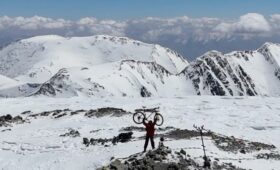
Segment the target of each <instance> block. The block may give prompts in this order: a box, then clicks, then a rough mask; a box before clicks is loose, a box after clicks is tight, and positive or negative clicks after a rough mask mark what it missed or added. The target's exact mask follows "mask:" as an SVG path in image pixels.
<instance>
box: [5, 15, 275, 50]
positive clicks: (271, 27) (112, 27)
mask: <svg viewBox="0 0 280 170" xmlns="http://www.w3.org/2000/svg"><path fill="white" fill-rule="evenodd" d="M41 34H58V35H62V36H89V35H94V34H109V35H115V36H127V37H131V38H134V39H138V40H142V41H147V42H152V43H158V44H164V45H165V44H171V45H172V46H184V45H188V44H189V43H190V42H192V43H202V44H204V43H208V42H212V41H215V42H222V41H232V40H235V39H243V40H250V39H254V38H263V37H272V38H275V37H276V36H279V37H280V14H274V15H271V16H268V17H264V16H263V15H261V14H258V13H248V14H245V15H243V16H240V17H239V18H238V19H227V20H225V19H219V18H207V17H203V18H191V17H188V16H182V17H174V18H156V17H147V18H143V19H134V20H127V21H117V20H99V19H97V18H94V17H85V18H81V19H79V20H77V21H73V20H65V19H53V18H46V17H40V16H34V17H8V16H2V17H1V16H0V45H1V44H5V41H7V40H9V39H10V40H15V39H19V38H26V37H29V36H36V35H41ZM279 39H280V38H279Z"/></svg>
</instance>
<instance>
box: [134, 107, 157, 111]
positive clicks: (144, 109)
mask: <svg viewBox="0 0 280 170" xmlns="http://www.w3.org/2000/svg"><path fill="white" fill-rule="evenodd" d="M135 112H159V107H155V108H150V109H146V108H143V109H135Z"/></svg>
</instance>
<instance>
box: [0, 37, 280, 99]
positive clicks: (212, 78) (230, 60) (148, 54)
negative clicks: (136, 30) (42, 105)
mask: <svg viewBox="0 0 280 170" xmlns="http://www.w3.org/2000/svg"><path fill="white" fill-rule="evenodd" d="M279 63H280V45H279V44H273V43H265V44H264V45H263V46H262V47H260V48H259V49H257V50H255V51H234V52H231V53H228V54H223V53H221V52H218V51H210V52H207V53H205V54H204V55H203V56H201V57H199V58H197V59H196V60H195V61H193V62H191V64H189V63H188V62H187V61H186V60H184V59H183V57H182V56H180V55H179V54H178V53H176V52H174V51H171V50H170V49H167V48H163V47H161V46H159V45H153V44H146V43H143V42H139V41H136V40H131V39H128V38H125V37H112V36H106V35H98V36H92V37H72V38H64V37H60V36H54V35H48V36H39V37H33V38H29V39H25V40H21V41H17V42H15V43H12V44H10V45H8V46H6V47H4V48H2V49H1V50H0V74H1V75H3V76H5V77H6V78H5V80H2V81H5V82H6V81H7V80H6V79H7V78H10V79H13V80H15V81H16V82H17V83H12V82H11V83H9V85H7V82H6V83H5V84H6V85H5V86H4V85H3V86H0V96H5V97H19V96H31V95H47V96H55V97H73V96H99V97H105V96H107V95H108V96H116V97H152V96H161V97H168V96H169V97H174V96H187V95H194V94H197V95H231V96H255V95H261V96H279V95H280V64H279ZM3 79H4V78H3ZM9 82H10V81H9Z"/></svg>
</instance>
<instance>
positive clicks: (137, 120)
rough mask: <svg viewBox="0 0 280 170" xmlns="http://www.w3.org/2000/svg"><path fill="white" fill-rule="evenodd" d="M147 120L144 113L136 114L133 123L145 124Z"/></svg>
mask: <svg viewBox="0 0 280 170" xmlns="http://www.w3.org/2000/svg"><path fill="white" fill-rule="evenodd" d="M144 118H145V115H144V113H142V112H136V113H134V114H133V121H134V122H135V123H136V124H141V123H143V119H144Z"/></svg>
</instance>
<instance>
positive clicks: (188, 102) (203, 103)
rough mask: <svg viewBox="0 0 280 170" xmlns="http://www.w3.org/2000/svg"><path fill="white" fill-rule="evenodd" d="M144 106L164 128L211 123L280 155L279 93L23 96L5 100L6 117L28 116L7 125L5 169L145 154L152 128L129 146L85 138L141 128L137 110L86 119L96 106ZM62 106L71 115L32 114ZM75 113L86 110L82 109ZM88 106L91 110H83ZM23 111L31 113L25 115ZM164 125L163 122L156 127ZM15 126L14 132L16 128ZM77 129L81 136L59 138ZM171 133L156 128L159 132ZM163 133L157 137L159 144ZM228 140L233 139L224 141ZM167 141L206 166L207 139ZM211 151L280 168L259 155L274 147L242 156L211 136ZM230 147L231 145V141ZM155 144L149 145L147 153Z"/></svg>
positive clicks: (1, 143)
mask: <svg viewBox="0 0 280 170" xmlns="http://www.w3.org/2000/svg"><path fill="white" fill-rule="evenodd" d="M142 106H146V107H148V108H150V107H158V106H159V107H160V113H161V114H162V115H163V116H164V118H165V122H164V124H163V126H162V127H161V128H165V127H174V128H180V129H190V130H193V127H192V126H193V124H196V125H205V128H206V129H210V130H211V131H214V132H217V133H220V134H223V135H226V136H234V137H235V138H240V139H246V140H250V141H255V142H262V143H266V144H270V145H275V146H276V149H274V151H273V152H274V153H276V154H280V149H279V148H280V138H279V133H280V127H279V121H280V115H279V109H280V105H279V98H273V97H265V98H264V97H219V96H215V97H213V96H189V97H186V98H144V99H139V98H112V97H107V98H82V97H78V98H67V99H65V98H63V99H61V98H56V99H54V98H46V97H43V98H20V99H17V98H16V99H0V107H1V114H0V116H2V115H5V114H11V115H12V116H14V117H15V116H17V115H20V116H22V117H23V118H24V120H26V121H27V122H26V123H23V124H12V126H8V127H4V126H3V127H0V157H1V159H0V168H1V169H5V170H6V169H7V170H10V169H11V170H12V169H19V170H21V169H30V170H33V169H34V170H35V169H42V170H45V169H46V170H47V169H48V170H50V169H51V170H52V169H62V170H64V169H68V170H72V169H73V170H74V169H92V170H94V169H96V168H100V167H101V166H104V165H107V164H108V163H109V162H110V160H111V158H112V157H115V158H125V157H128V156H130V155H132V154H135V153H139V152H142V150H143V145H144V139H143V138H141V137H142V136H144V135H145V131H133V137H134V138H133V139H132V141H129V142H127V143H118V144H117V145H112V144H111V143H106V144H108V145H109V146H107V147H105V146H104V145H101V144H96V145H90V146H88V147H86V146H85V145H84V144H82V141H83V138H84V137H87V138H95V139H98V138H103V139H104V138H107V139H108V138H112V137H113V136H116V135H118V134H119V133H121V132H123V131H122V129H123V128H127V127H131V126H137V127H139V128H140V127H143V125H136V124H135V123H134V122H133V120H132V114H127V115H123V116H120V117H114V116H109V115H107V116H101V117H91V118H89V117H86V116H85V112H87V111H88V110H89V109H97V108H101V107H116V108H122V109H124V110H127V111H130V112H134V109H137V108H141V107H142ZM56 109H60V110H61V111H62V112H61V114H62V113H66V115H65V116H63V117H60V118H54V116H51V115H50V116H37V117H32V116H31V115H33V114H36V113H41V112H42V113H47V112H46V111H51V110H56ZM64 109H71V110H72V111H73V110H74V111H76V110H80V112H78V113H77V114H73V115H72V114H71V110H68V111H67V110H65V111H63V110H64ZM81 109H83V110H84V111H82V110H81ZM24 111H30V112H29V113H28V112H27V113H25V114H21V113H22V112H24ZM157 128H158V127H157ZM9 129H10V130H9ZM69 129H74V130H78V131H79V132H80V136H78V137H71V136H65V137H62V136H60V135H62V134H65V133H67V132H69ZM166 132H168V131H160V130H158V129H157V130H156V134H163V133H166ZM158 142H159V137H156V138H155V143H156V147H157V146H158ZM225 144H226V143H225ZM165 145H166V146H169V147H170V148H171V149H172V150H175V151H180V149H181V148H183V149H184V150H185V151H186V152H187V154H189V155H190V157H191V158H193V159H195V160H196V161H197V162H198V164H199V165H200V166H202V155H203V151H202V149H201V141H200V138H191V139H173V138H168V139H166V141H165ZM205 145H206V153H207V155H208V156H209V157H210V158H211V160H212V163H213V162H214V161H216V159H218V160H219V161H218V163H221V162H227V163H232V164H233V165H235V166H238V167H242V168H246V169H252V170H272V169H274V170H276V169H278V167H279V166H280V160H279V159H278V160H277V159H273V158H269V159H267V158H263V159H257V158H256V155H257V154H260V153H266V152H269V151H266V150H260V151H254V152H248V153H245V154H242V153H240V152H237V153H233V152H229V151H223V150H221V149H219V148H217V146H216V145H215V144H214V142H213V141H211V140H210V139H208V138H206V140H205ZM224 146H226V145H224ZM150 149H151V146H150V145H149V146H148V150H150Z"/></svg>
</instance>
